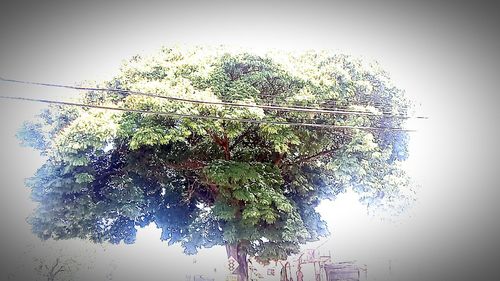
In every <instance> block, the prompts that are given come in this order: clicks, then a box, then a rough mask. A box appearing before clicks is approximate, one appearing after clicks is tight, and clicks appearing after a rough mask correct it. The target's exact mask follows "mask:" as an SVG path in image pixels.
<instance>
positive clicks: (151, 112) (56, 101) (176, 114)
mask: <svg viewBox="0 0 500 281" xmlns="http://www.w3.org/2000/svg"><path fill="white" fill-rule="evenodd" d="M0 99H7V100H19V101H31V102H40V103H47V104H58V105H66V106H78V107H85V108H96V109H105V110H114V111H122V112H131V113H141V114H154V115H164V116H170V117H178V118H193V119H205V120H223V121H237V122H245V123H254V124H272V125H289V126H303V127H316V128H330V129H360V130H388V131H404V132H414V131H415V130H409V129H403V128H392V127H370V126H350V125H333V124H317V123H303V122H285V121H270V120H258V119H245V118H230V117H219V116H204V115H194V114H193V115H192V114H181V113H173V112H164V111H150V110H142V109H131V108H121V107H112V106H104V105H92V104H84V103H76V102H67V101H58V100H46V99H34V98H23V97H12V96H0Z"/></svg>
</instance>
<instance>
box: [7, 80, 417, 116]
mask: <svg viewBox="0 0 500 281" xmlns="http://www.w3.org/2000/svg"><path fill="white" fill-rule="evenodd" d="M0 80H1V81H5V82H11V83H19V84H28V85H37V86H44V87H54V88H66V89H73V90H80V91H102V92H115V93H122V94H123V93H126V94H130V95H141V96H148V97H154V98H161V99H167V100H173V101H179V102H188V103H196V104H210V105H222V106H232V107H247V108H262V109H274V110H279V111H296V112H308V113H328V114H343V115H351V114H352V115H363V116H377V117H382V116H384V117H394V118H402V119H411V118H426V117H422V116H416V117H411V116H405V115H392V114H391V115H390V114H384V113H382V114H376V113H372V112H363V111H350V110H338V109H321V108H308V107H286V106H278V105H259V104H244V103H234V102H224V101H203V100H194V99H185V98H179V97H171V96H163V95H159V94H156V93H145V92H139V91H131V90H124V89H111V88H97V87H81V86H70V85H62V84H53V83H41V82H33V81H23V80H15V79H6V78H2V77H0Z"/></svg>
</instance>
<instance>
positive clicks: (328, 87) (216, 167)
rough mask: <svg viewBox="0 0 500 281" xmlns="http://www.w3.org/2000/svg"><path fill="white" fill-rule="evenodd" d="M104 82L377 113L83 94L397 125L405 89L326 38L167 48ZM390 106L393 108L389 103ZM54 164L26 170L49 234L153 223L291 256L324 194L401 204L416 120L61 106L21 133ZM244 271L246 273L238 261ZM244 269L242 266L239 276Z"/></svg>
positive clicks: (194, 241)
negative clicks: (302, 47)
mask: <svg viewBox="0 0 500 281" xmlns="http://www.w3.org/2000/svg"><path fill="white" fill-rule="evenodd" d="M100 86H101V87H108V88H118V89H124V90H131V91H141V92H148V93H156V94H158V95H164V96H168V97H181V98H186V99H196V100H203V101H229V102H238V103H245V104H278V105H285V104H286V105H291V104H293V105H297V106H303V107H305V106H308V107H319V106H320V107H322V108H325V107H330V108H332V107H335V108H343V109H345V110H348V111H357V112H360V111H363V112H364V111H367V112H371V113H373V115H355V114H331V113H322V112H296V111H282V110H276V109H270V108H264V109H263V108H255V107H250V108H247V107H229V106H223V105H211V104H202V103H186V102H180V101H175V100H167V99H161V98H157V97H151V96H143V95H135V94H131V93H130V92H128V93H127V92H123V93H120V92H99V91H88V92H85V94H83V95H81V96H80V98H79V99H80V102H82V103H86V104H92V105H104V106H113V107H119V108H126V109H140V110H147V111H161V112H170V113H177V114H187V115H201V116H218V117H227V118H236V119H253V120H261V121H279V122H295V123H297V122H308V123H320V124H335V125H353V126H369V127H382V128H397V127H400V126H401V125H402V123H403V122H404V119H403V118H399V116H398V115H405V114H407V113H408V108H409V101H408V100H407V99H406V98H405V97H404V95H403V92H402V91H401V90H399V89H397V88H396V87H395V86H393V85H392V84H391V81H390V79H389V77H388V75H387V73H385V72H384V71H383V70H381V69H380V67H379V66H378V65H377V64H375V63H365V62H363V61H361V60H358V59H355V58H352V57H349V56H346V55H333V54H330V53H328V52H319V53H318V52H305V53H300V54H290V53H278V52H275V53H268V54H267V55H262V56H259V55H254V54H251V53H246V52H236V51H228V50H225V49H224V48H213V49H211V48H192V49H178V48H162V49H161V50H160V51H159V52H157V53H155V54H154V55H151V56H135V57H133V58H132V59H130V60H129V61H127V62H125V63H124V64H123V66H122V67H121V69H120V72H119V74H118V75H117V76H116V77H115V78H113V79H112V80H111V81H107V82H105V83H101V84H100ZM387 113H390V114H392V115H389V114H387ZM19 137H20V139H21V140H22V141H23V142H24V143H25V144H26V145H30V146H32V147H34V148H36V149H38V150H40V151H41V153H42V155H44V156H45V157H46V162H45V164H44V165H43V166H42V167H41V168H40V169H39V170H38V171H37V172H36V174H35V175H34V177H32V178H31V179H29V180H28V181H27V184H28V186H29V187H30V188H31V190H32V198H33V200H34V201H36V202H38V203H39V204H38V207H37V209H36V211H35V212H34V214H33V215H32V217H31V218H30V219H29V221H30V223H31V224H32V228H33V231H34V233H36V234H37V235H38V236H39V237H41V238H42V239H49V238H53V239H68V238H74V237H78V238H83V239H90V240H92V241H96V242H104V241H109V242H112V243H119V242H121V241H124V242H125V243H133V242H134V239H135V235H136V232H137V228H138V227H143V226H146V225H148V224H150V223H155V224H156V225H157V226H158V227H159V228H161V229H162V234H161V239H162V240H165V241H167V242H168V243H169V244H173V243H181V244H182V246H183V247H184V249H185V252H186V253H188V254H193V253H196V252H197V250H198V249H199V248H202V247H211V246H214V245H226V248H227V249H228V254H229V255H231V256H233V257H235V258H237V259H238V260H239V261H240V263H242V262H244V260H245V259H246V256H247V255H250V256H252V257H255V258H256V259H257V260H259V261H263V262H266V261H269V260H271V259H286V257H287V256H289V255H290V254H293V253H297V252H298V251H299V246H300V245H301V244H303V243H306V242H307V241H315V240H317V239H319V237H321V236H325V235H328V230H327V226H326V224H325V222H324V221H323V220H322V219H321V217H320V215H319V214H318V213H317V212H316V210H315V207H317V206H318V204H319V203H320V201H321V200H324V199H335V197H336V195H338V194H339V193H341V192H344V191H345V190H347V189H348V188H352V189H353V190H355V191H357V192H359V193H360V194H361V195H362V196H361V198H362V201H363V202H365V203H366V204H370V205H372V206H395V207H396V208H398V206H399V205H400V204H404V203H405V202H406V201H407V200H409V197H408V196H407V193H406V191H407V190H408V188H409V181H408V177H407V176H406V175H405V173H404V170H403V169H401V161H403V160H405V159H406V157H407V156H408V152H407V140H408V136H407V133H406V132H404V131H400V130H391V129H356V128H354V129H353V128H311V127H304V126H292V125H283V124H270V123H246V122H240V121H235V120H210V119H196V118H179V117H175V116H174V117H172V116H166V115H158V114H144V113H137V112H123V111H110V110H101V109H93V108H82V107H75V106H51V107H50V108H48V109H47V110H45V111H43V112H42V113H41V114H40V116H39V118H38V119H37V121H36V122H32V123H26V124H25V126H24V127H23V129H22V130H21V131H20V133H19ZM241 270H242V272H240V275H242V276H243V275H245V274H246V272H244V270H245V269H241ZM242 278H243V277H242Z"/></svg>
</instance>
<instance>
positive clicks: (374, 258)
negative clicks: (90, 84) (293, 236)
mask: <svg viewBox="0 0 500 281" xmlns="http://www.w3.org/2000/svg"><path fill="white" fill-rule="evenodd" d="M32 2H33V3H30V2H28V1H15V4H12V5H11V6H8V5H5V6H2V8H1V10H0V76H2V77H7V78H14V79H16V78H17V79H26V80H36V81H45V82H56V83H69V84H74V83H77V82H79V81H83V80H103V79H106V78H109V77H111V76H112V75H113V74H114V73H116V71H117V69H118V67H119V65H120V63H121V61H122V60H124V59H128V58H130V57H131V56H132V55H134V54H137V53H141V54H144V53H151V52H153V51H155V50H157V49H158V48H159V47H160V46H161V45H172V44H229V45H236V46H242V47H244V48H249V49H251V50H256V51H261V50H265V49H269V48H276V49H285V50H303V49H315V50H319V49H332V50H336V51H338V52H343V53H348V54H352V55H355V56H362V57H364V58H366V59H376V60H378V61H379V62H380V63H381V64H382V66H383V67H384V68H385V69H386V70H388V71H389V73H390V74H391V76H392V77H393V79H394V81H395V84H396V85H397V86H399V87H400V88H402V89H404V90H406V92H407V94H408V95H409V96H410V97H411V98H413V99H415V100H416V101H417V102H419V103H421V107H420V108H418V109H419V111H420V112H421V113H422V114H425V115H429V116H430V119H429V120H427V121H421V122H418V123H416V124H412V126H414V127H415V126H416V127H417V128H418V129H419V132H417V133H414V134H412V135H411V136H412V142H411V157H410V159H409V167H410V171H411V173H412V174H413V175H414V177H415V179H416V180H417V181H418V182H419V183H420V185H421V190H420V193H419V201H418V204H417V206H416V207H415V209H413V210H412V212H411V218H408V217H405V218H402V219H400V220H399V221H398V222H397V223H388V222H380V221H379V220H376V219H373V218H369V217H367V216H366V215H365V212H364V209H363V207H362V206H361V205H359V204H358V203H357V202H356V199H355V198H354V197H353V196H352V195H349V194H347V195H345V196H342V197H341V198H339V200H337V201H335V202H329V203H326V204H323V205H322V206H321V212H322V214H323V215H324V216H325V218H326V220H327V221H328V223H329V226H330V230H331V232H332V236H331V237H330V239H329V240H328V242H326V244H325V245H324V246H323V247H322V249H331V250H332V254H333V257H334V259H335V260H349V259H357V260H360V261H364V262H366V263H368V264H370V263H372V264H373V267H371V268H373V271H375V267H376V266H378V267H380V268H382V267H384V268H385V266H386V265H387V261H388V260H394V266H393V268H394V270H395V271H397V270H399V271H400V274H402V273H404V274H402V275H403V276H405V277H406V278H407V279H399V280H411V279H417V280H452V278H454V279H453V280H465V279H466V278H468V277H470V276H475V278H473V279H469V280H481V279H480V278H478V275H477V274H483V273H484V274H486V273H487V272H486V271H488V272H493V270H494V267H492V265H494V264H496V262H498V261H500V260H499V254H498V250H499V247H498V245H497V244H498V240H499V239H498V238H499V237H500V229H499V228H500V223H499V215H500V213H499V208H498V207H497V205H498V204H497V198H498V196H499V195H500V193H499V192H498V191H497V190H496V189H497V188H498V187H499V185H498V183H497V179H496V178H497V177H498V175H499V173H498V172H500V171H499V169H498V167H499V165H498V156H499V153H498V152H499V151H498V148H497V145H498V136H499V135H498V124H497V122H498V120H500V118H499V117H500V116H499V114H498V108H497V107H498V105H499V98H498V85H499V84H498V83H499V73H500V72H499V71H500V63H499V62H500V52H499V51H500V41H499V40H500V34H499V29H498V26H500V9H499V8H498V7H497V6H496V5H495V4H491V3H486V2H481V1H471V3H462V2H460V1H449V2H440V1H301V2H298V1H287V2H285V1H265V2H260V1H249V2H248V3H245V2H237V1H177V2H174V1H162V2H154V1H137V2H136V3H133V2H131V1H74V2H72V1H59V2H57V1H32ZM437 2H439V3H437ZM491 2H492V3H493V2H494V1H491ZM0 94H1V95H15V96H26V97H28V96H29V97H46V98H54V97H61V96H62V95H65V94H70V93H68V92H65V91H60V90H47V89H43V88H35V87H19V86H14V85H6V84H0ZM40 108H42V106H40V105H38V104H29V103H21V102H11V101H4V100H0V114H1V117H0V128H1V134H2V136H1V141H0V159H1V160H0V161H1V163H2V169H0V178H1V179H2V182H1V183H2V184H1V188H2V194H1V196H0V246H1V248H0V250H1V253H2V254H1V258H2V269H4V268H9V267H10V268H11V267H12V265H13V264H15V261H14V260H15V259H13V257H15V256H19V255H21V254H22V249H24V247H25V246H26V245H27V244H29V243H34V244H36V245H40V244H41V242H39V240H37V238H35V237H33V235H32V234H31V233H30V230H29V226H28V225H27V223H26V222H25V218H26V217H27V216H28V215H29V214H30V212H31V208H32V207H33V204H32V203H31V202H30V200H29V191H28V190H27V188H25V187H24V184H23V180H24V178H26V177H29V176H31V175H32V174H33V172H34V171H35V170H36V168H38V167H39V166H40V164H41V160H40V158H39V157H38V156H37V154H36V152H34V151H31V150H30V149H26V148H21V147H19V145H18V141H17V140H16V139H15V138H14V134H15V132H16V131H17V129H18V128H19V126H20V124H21V123H22V121H23V120H26V119H29V118H31V117H32V116H33V115H34V114H36V113H37V112H38V110H39V109H40ZM322 242H324V240H322V241H321V242H320V243H322ZM320 243H315V244H312V245H310V246H314V245H319V244H320ZM43 245H45V244H43ZM57 245H59V246H60V247H62V248H65V249H67V250H68V249H69V250H71V251H73V252H81V251H83V250H82V249H91V248H92V247H91V246H90V245H88V244H84V243H82V242H75V241H70V242H58V243H56V246H57ZM43 247H45V246H41V248H42V249H43ZM308 247H309V245H308V246H306V247H305V248H308ZM92 249H93V248H92ZM96 249H97V250H96V251H97V252H98V253H99V259H102V261H103V262H102V263H101V266H102V267H106V266H107V265H109V263H110V261H112V260H113V262H114V263H115V264H116V266H117V268H118V269H117V271H116V272H115V280H134V279H139V278H141V279H145V280H182V279H177V278H182V277H183V276H184V272H186V271H187V270H186V268H187V267H188V266H195V267H196V268H197V269H196V270H198V271H200V272H201V271H209V270H211V268H213V267H214V266H218V267H219V268H218V272H217V274H219V275H220V274H221V272H220V264H222V263H223V262H224V255H225V253H224V250H223V249H222V248H214V249H209V250H203V251H201V252H200V255H199V256H197V257H196V264H193V257H191V256H190V257H186V256H183V255H181V254H180V253H181V249H180V247H177V246H173V247H167V246H166V245H165V243H163V244H162V243H160V242H159V232H155V231H154V230H149V231H141V232H139V235H138V240H137V243H136V244H135V245H128V246H117V247H111V246H110V247H107V250H106V252H102V250H101V249H100V248H96ZM215 260H217V262H216V263H215V262H214V261H215ZM375 264H377V265H375ZM398 266H399V267H398ZM371 268H370V267H369V272H370V269H371ZM102 270H105V268H103V269H102ZM380 270H382V269H380ZM490 270H491V271H490ZM144 272H147V274H146V276H144ZM416 272H422V274H423V275H422V276H420V277H418V276H417V275H416V274H417V273H416ZM209 273H210V272H209ZM211 273H212V274H213V272H211ZM141 276H142V277H141ZM166 276H168V277H166ZM174 276H175V277H174ZM87 277H88V276H87ZM81 278H85V276H82V277H81ZM381 278H382V277H380V278H379V279H378V280H384V279H381ZM485 280H488V279H485Z"/></svg>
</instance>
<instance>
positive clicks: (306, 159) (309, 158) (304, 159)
mask: <svg viewBox="0 0 500 281" xmlns="http://www.w3.org/2000/svg"><path fill="white" fill-rule="evenodd" d="M333 152H335V149H327V150H323V151H320V152H318V153H316V154H313V155H310V156H305V157H299V158H298V159H296V160H295V161H293V162H292V163H290V164H288V165H289V166H291V165H295V164H302V163H305V162H310V161H312V160H315V159H317V158H320V157H323V156H327V155H330V154H332V153H333Z"/></svg>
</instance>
